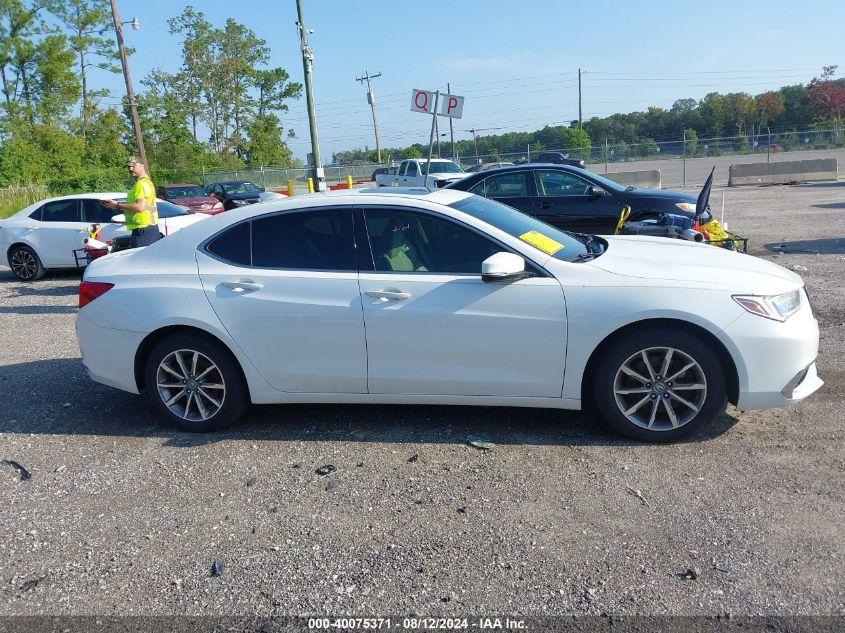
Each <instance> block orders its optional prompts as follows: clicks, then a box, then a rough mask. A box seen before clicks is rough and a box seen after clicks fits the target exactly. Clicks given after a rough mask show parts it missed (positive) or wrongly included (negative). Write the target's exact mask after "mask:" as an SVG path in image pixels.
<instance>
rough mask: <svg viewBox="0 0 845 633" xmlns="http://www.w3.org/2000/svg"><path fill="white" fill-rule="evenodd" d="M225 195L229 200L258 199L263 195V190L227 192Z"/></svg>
mask: <svg viewBox="0 0 845 633" xmlns="http://www.w3.org/2000/svg"><path fill="white" fill-rule="evenodd" d="M223 196H224V197H226V198H228V199H229V200H258V199H259V198H260V197H261V192H260V191H258V192H256V193H225V194H223Z"/></svg>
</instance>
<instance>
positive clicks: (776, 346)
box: [725, 299, 824, 411]
mask: <svg viewBox="0 0 845 633" xmlns="http://www.w3.org/2000/svg"><path fill="white" fill-rule="evenodd" d="M803 300H804V302H805V305H804V306H803V307H802V309H801V310H799V312H797V313H796V314H794V315H793V316H791V317H790V318H789V319H787V320H786V321H785V322H784V323H780V322H778V321H773V320H771V319H765V318H762V317H758V316H755V315H752V314H745V315H743V316H741V317H740V318H739V319H737V320H736V321H734V323H732V324H731V325H730V326H729V327H728V328H727V329H726V331H725V332H726V334H728V336H729V337H730V338H731V340H732V341H733V342H734V343H735V344H736V345H737V347H738V348H739V353H740V355H741V357H742V363H741V364H742V365H743V366H742V367H740V366H739V365H740V363H737V365H738V367H737V369H738V374H739V398H738V400H737V405H736V406H737V409H740V410H741V411H749V410H754V409H771V408H775V407H783V406H787V405H790V404H794V403H796V402H800V401H801V400H803V399H804V398H807V397H808V396H810V395H811V394H813V393H814V392H815V391H817V390H818V389H819V388H820V387H821V386H822V385H823V384H824V382H823V381H822V380H821V378H819V376H818V373H817V371H816V362H815V361H816V356H817V355H818V351H819V325H818V321H816V319H815V318H814V317H813V313H812V311H811V310H810V306H809V304H807V303H806V299H803Z"/></svg>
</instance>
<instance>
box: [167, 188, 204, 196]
mask: <svg viewBox="0 0 845 633" xmlns="http://www.w3.org/2000/svg"><path fill="white" fill-rule="evenodd" d="M206 195H207V194H206V193H205V191H203V190H202V189H201V188H200V187H197V186H196V185H192V186H190V187H168V188H167V197H168V198H205V197H206Z"/></svg>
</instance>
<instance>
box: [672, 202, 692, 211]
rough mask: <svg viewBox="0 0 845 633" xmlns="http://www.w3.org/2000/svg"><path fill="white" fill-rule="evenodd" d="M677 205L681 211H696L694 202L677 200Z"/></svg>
mask: <svg viewBox="0 0 845 633" xmlns="http://www.w3.org/2000/svg"><path fill="white" fill-rule="evenodd" d="M675 206H676V207H678V208H679V209H680V210H681V211H687V212H689V213H695V203H694V202H676V203H675Z"/></svg>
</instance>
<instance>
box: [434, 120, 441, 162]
mask: <svg viewBox="0 0 845 633" xmlns="http://www.w3.org/2000/svg"><path fill="white" fill-rule="evenodd" d="M434 136H435V138H436V139H437V158H440V123H439V122H438V121H437V116H436V115H435V117H434Z"/></svg>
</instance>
